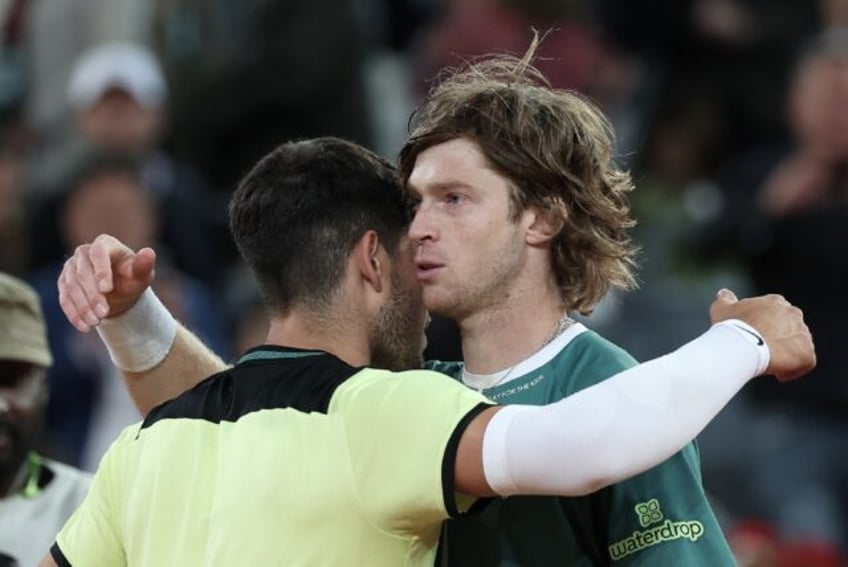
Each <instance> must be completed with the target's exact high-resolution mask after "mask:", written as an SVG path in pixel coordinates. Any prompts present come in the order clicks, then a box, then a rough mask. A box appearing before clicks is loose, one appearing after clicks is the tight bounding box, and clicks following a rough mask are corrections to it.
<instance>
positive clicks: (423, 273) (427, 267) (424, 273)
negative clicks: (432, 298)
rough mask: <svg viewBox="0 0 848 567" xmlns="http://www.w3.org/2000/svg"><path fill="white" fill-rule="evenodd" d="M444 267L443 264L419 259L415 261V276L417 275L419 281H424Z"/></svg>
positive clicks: (431, 277)
mask: <svg viewBox="0 0 848 567" xmlns="http://www.w3.org/2000/svg"><path fill="white" fill-rule="evenodd" d="M443 267H444V265H443V264H438V263H436V262H429V261H419V262H416V263H415V269H416V276H417V277H418V281H419V282H426V281H428V280H431V279H433V278H434V277H435V276H436V273H438V271H439V270H441V269H442V268H443Z"/></svg>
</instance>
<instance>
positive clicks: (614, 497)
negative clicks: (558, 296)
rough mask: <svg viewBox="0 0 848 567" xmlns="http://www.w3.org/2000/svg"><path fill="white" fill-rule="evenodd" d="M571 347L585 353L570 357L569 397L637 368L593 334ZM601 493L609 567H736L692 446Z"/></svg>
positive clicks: (614, 347)
mask: <svg viewBox="0 0 848 567" xmlns="http://www.w3.org/2000/svg"><path fill="white" fill-rule="evenodd" d="M575 343H576V344H575V345H574V346H575V347H577V348H584V349H585V350H584V352H583V353H582V355H581V356H577V357H575V359H576V360H578V361H579V364H578V366H579V367H580V368H575V369H573V370H575V372H574V374H573V376H574V377H576V381H575V382H574V384H573V389H572V390H571V391H569V392H568V394H569V395H570V394H573V393H574V392H576V391H579V390H581V389H583V388H586V387H589V386H591V385H593V384H595V383H597V382H600V381H602V380H605V379H606V378H609V377H610V376H612V375H613V374H616V373H618V372H620V371H622V370H625V369H627V368H630V367H632V366H634V365H635V364H636V361H635V360H634V359H633V358H632V357H630V356H629V355H627V354H626V353H625V352H624V351H623V350H622V349H620V348H618V347H617V346H615V345H613V344H612V343H609V342H607V341H606V340H604V339H602V338H600V337H598V336H597V335H595V334H594V333H591V332H590V333H586V334H585V337H581V339H579V340H578V341H575ZM580 343H583V344H582V346H581V344H580ZM575 359H572V360H575ZM606 492H607V493H606V494H605V495H604V497H605V500H606V501H607V502H608V506H609V511H608V516H607V518H608V520H607V534H606V539H607V542H606V550H607V552H608V553H609V557H610V560H611V563H612V565H614V566H624V565H628V566H630V565H634V566H635V565H674V566H675V567H678V566H681V567H686V566H704V567H706V566H710V567H713V566H723V565H735V564H736V562H735V560H734V559H733V555H732V553H731V551H730V547H729V546H728V544H727V540H726V539H725V537H724V534H723V533H722V531H721V528H720V527H719V525H718V521H717V520H716V517H715V514H714V513H713V511H712V508H711V506H710V504H709V502H708V500H707V497H706V495H705V493H704V488H703V484H702V481H701V469H700V459H699V456H698V450H697V447H696V446H695V444H694V443H690V444H689V445H687V446H686V447H685V448H684V449H683V450H682V451H680V452H679V453H677V454H675V455H673V456H672V457H671V458H669V459H668V460H666V461H664V462H662V463H660V464H659V465H657V466H656V467H654V468H652V469H650V470H648V471H646V472H644V473H642V474H640V475H638V476H635V477H633V478H631V479H629V480H626V481H624V482H620V483H618V484H615V485H613V486H611V487H609V488H608V489H606ZM597 501H603V500H602V499H598V500H597Z"/></svg>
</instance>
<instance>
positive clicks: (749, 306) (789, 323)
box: [710, 289, 816, 382]
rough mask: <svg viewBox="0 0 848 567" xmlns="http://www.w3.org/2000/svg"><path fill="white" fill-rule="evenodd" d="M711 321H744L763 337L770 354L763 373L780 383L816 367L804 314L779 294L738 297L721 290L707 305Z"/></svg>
mask: <svg viewBox="0 0 848 567" xmlns="http://www.w3.org/2000/svg"><path fill="white" fill-rule="evenodd" d="M710 319H711V320H712V322H713V323H718V322H719V321H724V320H726V319H740V320H742V321H745V322H746V323H748V324H749V325H751V326H752V327H754V328H755V329H757V330H758V331H759V332H760V334H761V335H762V336H763V339H764V340H765V342H766V344H767V345H768V347H769V351H770V353H771V361H770V362H769V365H768V368H767V369H766V371H765V374H772V375H774V376H776V377H777V379H778V380H780V381H782V382H787V381H789V380H794V379H796V378H800V377H801V376H803V375H804V374H806V373H808V372H809V371H810V370H812V369H813V368H815V366H816V351H815V347H814V346H813V337H812V336H811V335H810V329H808V328H807V325H806V324H805V323H804V313H803V312H802V311H801V310H800V309H798V308H797V307H795V306H794V305H792V304H791V303H789V302H788V301H786V299H784V298H783V296H782V295H774V294H772V295H764V296H761V297H753V298H750V299H743V300H741V301H740V300H739V299H737V298H736V295H734V294H733V292H732V291H729V290H726V289H723V290H721V291H719V292H718V296H717V298H716V300H715V301H714V302H713V304H712V305H711V306H710Z"/></svg>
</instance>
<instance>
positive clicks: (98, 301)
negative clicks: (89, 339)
mask: <svg viewBox="0 0 848 567" xmlns="http://www.w3.org/2000/svg"><path fill="white" fill-rule="evenodd" d="M89 250H90V246H89V245H83V246H80V247H78V248H77V249H76V251H75V252H74V255H73V256H71V258H69V259H68V260H67V261H66V262H65V265H64V267H63V268H62V273H61V274H60V275H59V280H58V283H57V285H58V288H59V305H60V306H61V308H62V311H63V312H64V313H65V317H67V318H68V321H70V323H71V324H72V325H73V326H74V327H75V328H76V329H77V330H79V331H82V332H88V331H89V330H90V329H91V327H92V326H94V325H97V324H98V323H99V322H100V319H101V318H102V317H104V316H105V315H106V313H107V312H108V309H106V301H105V299H103V296H102V295H101V294H100V293H99V292H98V291H97V283H96V281H95V277H94V270H93V267H92V264H91V262H90V260H89ZM101 313H102V315H101Z"/></svg>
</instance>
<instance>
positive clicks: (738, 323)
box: [716, 319, 771, 376]
mask: <svg viewBox="0 0 848 567" xmlns="http://www.w3.org/2000/svg"><path fill="white" fill-rule="evenodd" d="M716 325H721V326H722V327H729V328H731V329H733V330H734V331H736V332H737V333H739V334H740V335H741V336H743V337H745V338H746V339H748V341H749V342H750V343H751V344H752V345H754V346H755V347H756V349H755V351H756V353H757V358H758V361H757V370H756V374H755V376H759V375H760V374H762V373H763V372H765V371H766V368H768V365H769V362H771V351H770V350H769V347H768V345H767V344H766V341H765V340H764V339H763V336H762V335H761V334H760V332H759V331H758V330H756V329H755V328H754V327H752V326H751V325H749V324H748V323H746V322H745V321H742V320H740V319H727V320H725V321H721V322H719V323H716Z"/></svg>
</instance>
